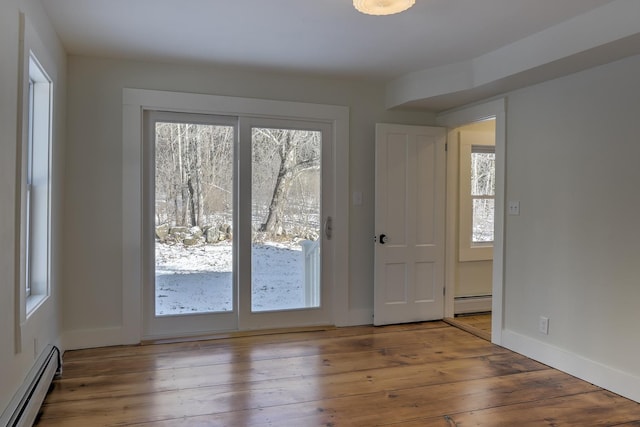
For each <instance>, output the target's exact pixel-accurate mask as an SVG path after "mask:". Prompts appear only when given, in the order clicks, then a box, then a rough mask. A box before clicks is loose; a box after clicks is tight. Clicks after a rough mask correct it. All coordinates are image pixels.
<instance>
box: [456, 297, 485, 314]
mask: <svg viewBox="0 0 640 427" xmlns="http://www.w3.org/2000/svg"><path fill="white" fill-rule="evenodd" d="M491 301H492V298H491V295H478V296H470V297H456V298H455V299H454V306H453V312H454V313H455V314H470V313H482V312H486V311H491Z"/></svg>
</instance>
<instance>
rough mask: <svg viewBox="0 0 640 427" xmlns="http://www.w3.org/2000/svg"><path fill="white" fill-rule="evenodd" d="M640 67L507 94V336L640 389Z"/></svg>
mask: <svg viewBox="0 0 640 427" xmlns="http://www.w3.org/2000/svg"><path fill="white" fill-rule="evenodd" d="M639 76H640V56H636V57H631V58H628V59H625V60H622V61H619V62H615V63H612V64H608V65H604V66H601V67H597V68H594V69H591V70H587V71H584V72H581V73H578V74H574V75H571V76H568V77H565V78H561V79H557V80H554V81H550V82H546V83H543V84H539V85H536V86H532V87H529V88H526V89H523V90H519V91H516V92H513V93H511V94H509V95H508V102H507V105H508V109H507V179H506V182H507V200H519V201H520V208H521V212H520V216H507V217H506V233H505V235H506V246H505V254H506V255H505V257H506V260H505V291H504V295H505V329H506V330H507V331H506V333H505V337H506V339H505V340H504V341H503V343H505V344H507V345H508V346H510V347H511V348H515V349H517V350H519V351H523V352H525V353H527V354H528V355H532V356H534V357H536V358H538V359H543V361H546V362H548V363H550V364H552V365H555V366H558V367H562V368H563V369H565V370H569V371H570V372H572V373H575V374H577V375H579V376H581V377H583V378H585V379H588V380H591V381H595V382H597V383H599V384H600V385H604V386H606V387H610V388H614V391H618V392H621V393H623V394H624V392H625V390H626V395H627V396H632V397H634V398H635V399H636V400H639V399H640V391H639V390H640V387H638V385H640V363H638V360H639V359H638V354H640V332H639V326H640V309H639V304H640V280H639V278H640V262H639V261H640V245H639V244H638V242H640V216H639V212H640V191H639V187H638V186H639V184H640V163H639V161H640V120H639V118H640V84H639ZM540 315H544V316H547V317H549V319H550V332H549V335H543V334H540V333H538V318H539V316H540ZM567 356H568V358H567ZM578 365H580V366H578ZM612 377H616V378H618V379H615V378H614V379H611V378H612ZM625 387H626V388H625ZM634 390H635V391H634Z"/></svg>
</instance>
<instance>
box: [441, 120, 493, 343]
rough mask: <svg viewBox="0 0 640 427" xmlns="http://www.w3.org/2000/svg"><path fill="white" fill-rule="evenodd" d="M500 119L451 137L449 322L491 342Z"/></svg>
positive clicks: (466, 127) (464, 128)
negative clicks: (496, 146)
mask: <svg viewBox="0 0 640 427" xmlns="http://www.w3.org/2000/svg"><path fill="white" fill-rule="evenodd" d="M495 124H496V120H495V118H489V119H485V120H481V121H477V122H473V123H470V124H466V125H463V126H460V127H458V128H455V129H453V130H452V131H451V132H450V134H449V141H448V143H449V156H450V158H449V159H448V168H449V171H448V179H449V180H451V181H452V182H451V183H450V185H449V187H448V199H449V205H448V209H449V215H448V218H449V219H450V223H451V226H450V229H449V236H448V243H449V245H450V249H449V252H448V255H449V257H450V258H451V259H450V262H449V264H448V268H449V269H448V271H447V272H448V274H449V277H450V280H451V281H452V282H453V285H454V286H453V290H454V292H453V293H452V295H450V296H449V298H450V299H451V298H452V299H453V301H452V303H453V304H452V305H453V313H452V314H453V315H451V314H449V317H447V318H445V320H446V321H447V322H448V323H450V324H452V325H454V326H458V327H460V328H461V329H464V330H466V331H468V332H470V333H473V334H474V335H477V336H479V337H481V338H484V339H486V340H489V341H490V340H491V305H492V288H493V244H494V238H495V233H494V231H495V230H494V223H495V196H496V173H495V172H496V170H495V167H496V161H495V160H496V158H495V156H496V154H495V140H496V137H495V135H496V128H495Z"/></svg>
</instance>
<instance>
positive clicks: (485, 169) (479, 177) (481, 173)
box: [471, 147, 496, 196]
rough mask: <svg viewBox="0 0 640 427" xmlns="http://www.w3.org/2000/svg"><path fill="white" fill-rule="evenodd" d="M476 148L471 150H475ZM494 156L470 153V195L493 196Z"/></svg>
mask: <svg viewBox="0 0 640 427" xmlns="http://www.w3.org/2000/svg"><path fill="white" fill-rule="evenodd" d="M475 149H476V147H474V148H473V150H475ZM491 149H493V147H491ZM495 168H496V154H495V153H490V152H486V151H483V152H475V151H472V152H471V195H472V196H493V195H494V194H495V191H496V182H495V181H496V180H495Z"/></svg>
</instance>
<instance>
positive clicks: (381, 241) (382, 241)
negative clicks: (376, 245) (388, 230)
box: [380, 234, 389, 245]
mask: <svg viewBox="0 0 640 427" xmlns="http://www.w3.org/2000/svg"><path fill="white" fill-rule="evenodd" d="M388 240H389V239H388V237H387V235H386V234H381V235H380V244H381V245H384V244H385V243H387V241H388Z"/></svg>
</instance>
